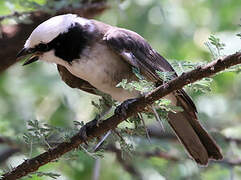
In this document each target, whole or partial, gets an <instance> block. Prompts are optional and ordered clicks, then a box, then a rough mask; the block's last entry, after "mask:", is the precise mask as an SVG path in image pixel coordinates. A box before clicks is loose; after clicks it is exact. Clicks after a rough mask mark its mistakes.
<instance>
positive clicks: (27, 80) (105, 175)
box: [0, 0, 241, 180]
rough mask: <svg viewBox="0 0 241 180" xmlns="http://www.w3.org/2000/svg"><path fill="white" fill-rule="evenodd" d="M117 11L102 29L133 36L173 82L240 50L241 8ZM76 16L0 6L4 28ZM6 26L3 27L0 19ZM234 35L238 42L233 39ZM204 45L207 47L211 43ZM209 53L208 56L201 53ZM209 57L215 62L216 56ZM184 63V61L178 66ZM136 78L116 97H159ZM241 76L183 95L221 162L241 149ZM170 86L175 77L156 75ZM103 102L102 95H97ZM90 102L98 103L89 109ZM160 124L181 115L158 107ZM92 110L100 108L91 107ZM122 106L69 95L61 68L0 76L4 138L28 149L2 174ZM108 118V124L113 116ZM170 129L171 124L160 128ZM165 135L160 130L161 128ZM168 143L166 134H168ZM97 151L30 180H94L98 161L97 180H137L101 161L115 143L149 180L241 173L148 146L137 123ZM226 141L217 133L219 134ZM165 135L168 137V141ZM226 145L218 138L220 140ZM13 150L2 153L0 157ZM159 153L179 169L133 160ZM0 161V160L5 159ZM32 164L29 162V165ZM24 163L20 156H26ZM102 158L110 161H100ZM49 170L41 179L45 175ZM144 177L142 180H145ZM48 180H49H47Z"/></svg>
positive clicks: (16, 3)
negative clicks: (164, 64) (36, 18)
mask: <svg viewBox="0 0 241 180" xmlns="http://www.w3.org/2000/svg"><path fill="white" fill-rule="evenodd" d="M109 3H110V4H111V5H112V8H110V9H109V10H107V11H106V12H105V13H104V14H103V15H101V16H100V17H97V19H99V20H101V21H104V22H106V23H109V24H112V25H118V26H121V27H124V28H128V29H131V30H134V31H136V32H138V33H139V34H141V35H142V36H143V37H144V38H146V39H147V41H148V42H149V43H150V44H151V45H152V47H154V49H156V50H157V51H158V52H160V54H161V55H163V56H164V57H166V58H167V59H174V60H170V61H169V62H171V64H172V66H173V67H174V69H175V71H176V72H177V74H181V73H183V72H185V71H188V70H190V69H193V68H195V67H197V66H200V65H203V64H205V63H207V61H208V60H210V56H211V59H214V58H218V57H221V56H223V55H227V54H231V53H233V52H235V51H239V50H240V42H241V39H240V38H241V34H240V27H239V26H238V24H239V23H240V15H241V14H240V9H239V7H240V2H239V1H237V0H230V1H229V2H226V1H211V0H205V1H197V2H195V3H194V2H191V1H177V0H175V1H170V0H164V1H159V0H135V1H130V0H125V1H110V2H109ZM69 5H70V6H72V7H79V6H81V5H82V1H77V0H72V1H67V0H61V1H54V0H50V1H47V0H25V1H23V0H5V1H0V15H2V16H3V15H4V16H5V15H10V14H12V15H13V16H9V18H3V20H2V21H1V24H2V25H6V24H14V23H19V22H20V21H21V22H22V21H24V22H25V23H31V22H30V21H29V20H28V19H26V18H25V17H27V16H28V15H27V14H24V13H23V14H21V15H17V16H16V14H14V12H15V11H16V12H20V13H21V12H30V11H35V10H44V11H48V12H49V11H51V12H54V11H56V10H58V9H60V8H62V7H66V6H69ZM0 19H1V18H0ZM211 34H215V36H214V35H211ZM236 35H237V36H236ZM205 42H207V43H205ZM204 43H205V44H206V46H207V47H205V45H204ZM210 53H211V54H210ZM180 59H183V61H181V60H180ZM133 72H134V73H135V74H136V76H137V77H138V81H134V82H128V81H127V80H123V81H122V82H120V83H119V87H123V88H125V89H128V90H132V91H133V90H137V91H140V92H142V93H144V94H145V93H147V92H149V91H151V90H152V89H154V88H155V86H154V84H153V83H151V82H148V81H147V80H145V79H143V78H142V77H141V75H140V73H139V72H138V70H137V69H133ZM239 72H240V66H237V67H235V68H231V69H229V70H227V71H226V72H225V73H222V74H219V75H217V76H215V77H212V78H205V79H203V80H202V81H199V82H196V83H194V84H192V85H190V86H188V87H187V91H188V92H189V94H191V95H192V97H193V99H194V101H195V102H196V105H197V108H198V111H199V119H200V120H201V121H202V123H203V124H204V126H205V127H207V129H208V130H209V131H211V132H214V134H215V136H214V137H215V138H217V139H218V144H220V145H221V147H222V149H223V153H224V155H225V157H228V158H235V159H240V158H241V153H240V150H239V149H240V147H239V146H240V144H237V143H236V142H235V141H233V142H228V141H226V140H224V139H223V138H220V137H223V135H225V137H230V136H231V137H235V138H238V139H240V138H241V137H240V129H239V128H238V126H237V125H238V124H240V108H241V101H240V100H241V99H240V97H241V96H240V90H241V86H240V84H241V83H240V82H241V76H240V74H239ZM157 74H159V76H160V77H161V79H162V80H163V81H164V82H166V81H168V80H170V79H171V78H172V76H173V74H172V73H166V72H157ZM101 95H103V94H101ZM91 102H92V103H91ZM156 104H158V105H159V106H160V107H161V108H160V109H158V110H157V112H158V114H159V116H160V117H161V119H167V112H168V111H181V109H179V108H178V107H173V106H171V104H170V101H168V100H166V99H162V100H159V101H157V102H156ZM93 105H94V106H93ZM110 105H114V106H116V102H114V101H112V100H111V99H110V98H109V97H107V96H105V95H104V99H99V97H96V96H91V95H87V94H86V93H83V92H79V91H78V90H73V89H70V88H69V87H67V86H66V85H64V84H63V83H62V82H61V80H60V79H59V77H58V75H57V72H56V69H55V67H53V66H51V65H49V64H43V63H38V64H33V65H31V66H30V67H26V68H23V67H21V66H19V64H16V65H15V66H13V67H11V68H10V69H9V70H8V71H6V72H5V73H4V74H1V75H0V131H1V136H6V137H10V139H11V140H12V141H16V142H18V143H19V144H21V143H22V144H23V143H24V142H25V143H26V144H27V148H24V146H25V144H23V145H22V147H21V148H22V152H21V153H19V154H16V155H15V156H13V157H12V158H11V159H9V160H8V161H6V162H5V163H4V164H2V165H1V169H8V168H9V167H15V166H16V165H17V164H19V163H20V160H19V159H21V160H22V159H23V158H27V157H29V156H35V155H37V154H39V153H41V152H43V149H48V148H51V147H53V146H55V145H56V143H59V142H62V141H64V140H67V139H68V138H69V137H70V136H71V135H72V134H74V133H75V132H77V130H78V129H79V128H80V127H81V126H82V125H83V124H84V123H86V122H87V121H88V120H91V119H93V118H95V117H96V118H99V116H97V115H98V114H101V113H102V112H105V110H107V109H108V107H109V106H110ZM111 113H113V112H112V111H109V112H108V113H107V114H104V115H105V116H104V117H107V116H109V115H110V114H111ZM142 116H143V119H144V120H145V123H146V126H151V125H154V126H156V123H155V120H154V119H155V117H154V116H153V115H152V114H147V113H145V114H142ZM163 124H164V125H166V122H165V121H163ZM157 127H158V128H159V126H157ZM165 129H166V133H170V131H169V127H168V126H167V127H166V128H165ZM116 131H117V132H119V135H117V134H116V133H115V132H112V133H111V135H110V136H109V137H108V138H107V139H106V141H105V142H104V143H103V145H102V146H101V148H102V149H101V148H100V149H101V151H99V152H93V148H94V147H95V145H96V144H97V142H99V140H94V141H92V142H89V146H88V147H86V146H82V147H81V148H79V149H78V150H76V151H75V152H71V153H70V154H68V155H66V156H64V157H63V158H61V159H60V160H59V161H58V162H56V163H51V164H54V165H52V166H44V167H43V169H41V170H40V171H39V172H36V173H35V175H33V177H32V178H31V177H26V178H25V179H37V180H39V179H46V177H45V176H49V177H52V178H59V177H58V175H61V177H63V178H66V179H91V177H92V173H93V172H92V170H93V167H94V165H95V161H96V159H97V158H101V170H100V179H107V180H108V179H127V180H128V179H132V177H131V176H130V175H129V173H127V172H126V171H125V170H124V169H123V168H122V167H121V165H120V164H119V163H117V162H116V160H115V155H114V154H113V153H108V152H107V151H105V150H104V149H105V147H106V146H107V145H108V143H114V144H115V145H116V147H118V148H120V149H121V150H122V153H123V154H122V155H123V157H124V159H126V160H127V159H128V160H130V161H131V162H132V163H133V165H134V166H135V167H136V168H137V169H138V170H139V171H140V172H143V174H144V175H145V177H146V178H145V179H207V180H208V179H212V180H213V179H221V178H222V179H231V177H233V176H234V177H235V178H236V179H240V177H241V176H240V174H241V173H240V167H239V166H237V167H229V166H227V165H224V164H218V163H216V162H212V163H210V164H209V166H208V167H206V168H200V167H198V166H197V165H196V164H195V163H194V162H192V161H191V160H188V158H187V156H186V155H185V152H184V151H183V149H182V146H181V145H179V144H177V143H175V142H173V141H169V140H166V139H158V138H156V139H153V138H152V139H151V143H150V142H149V141H148V140H147V138H146V137H145V136H146V131H145V127H144V126H143V122H142V121H141V120H140V118H139V117H133V118H131V119H129V120H128V121H126V122H124V123H122V124H121V125H120V126H119V127H118V128H117V130H116ZM220 132H221V133H220ZM162 133H163V132H162ZM221 135H222V136H221ZM6 146H7V145H3V144H0V150H1V152H2V151H3V150H5V148H6ZM156 147H159V148H161V150H163V151H164V152H168V153H173V154H174V155H176V156H178V157H181V160H180V161H178V162H172V161H169V160H163V159H161V158H158V157H155V158H146V157H144V156H143V155H136V154H135V153H136V152H140V151H141V152H152V151H153V150H154V149H155V148H156ZM1 152H0V153H1ZM26 154H27V155H26ZM20 155H21V156H20ZM102 157H104V158H102ZM44 168H45V169H44ZM144 175H143V176H144ZM41 176H44V177H41Z"/></svg>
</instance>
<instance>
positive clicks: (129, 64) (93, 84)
mask: <svg viewBox="0 0 241 180" xmlns="http://www.w3.org/2000/svg"><path fill="white" fill-rule="evenodd" d="M27 55H30V57H29V58H27V61H26V62H25V63H24V64H23V65H27V64H30V63H33V62H35V61H38V60H41V61H45V62H50V63H55V64H57V66H58V69H59V71H60V74H61V73H65V74H67V75H68V77H66V78H65V77H64V75H63V74H62V79H63V80H64V81H66V82H67V84H68V85H70V86H72V87H77V86H78V87H79V88H80V89H81V90H83V91H86V92H89V93H93V94H95V90H99V91H100V92H103V93H105V94H109V95H110V96H111V97H112V98H113V99H114V100H116V101H118V102H125V101H127V100H128V99H136V98H138V97H140V96H142V94H141V93H140V92H139V91H136V90H133V91H128V90H126V89H123V88H121V87H117V84H118V83H119V82H121V81H122V80H123V79H127V80H128V81H133V80H137V77H136V75H135V74H134V73H133V68H136V69H138V70H139V72H140V73H141V74H142V75H143V76H144V77H145V78H146V79H147V80H148V81H151V82H153V83H155V84H156V86H158V85H160V84H162V83H163V81H162V79H161V78H160V76H159V75H158V74H157V72H158V71H159V72H173V78H175V77H177V76H178V75H177V73H176V72H175V70H174V69H173V67H172V66H171V65H170V63H169V62H168V61H167V60H166V59H165V58H164V57H163V56H161V55H160V54H159V53H158V52H157V51H155V50H154V49H153V48H152V47H151V45H150V44H149V43H148V42H147V41H146V40H145V39H144V38H143V37H142V36H140V35H139V34H137V33H136V32H134V31H131V30H128V29H124V28H119V27H116V26H111V25H108V24H106V23H103V22H100V21H97V20H94V19H86V18H83V17H80V16H78V15H76V14H64V15H58V16H54V17H52V18H50V19H48V20H46V21H44V22H43V23H41V24H40V25H38V26H37V27H36V28H35V29H34V30H33V31H32V33H31V34H30V36H29V37H28V38H27V40H26V42H25V44H24V47H23V49H22V50H21V51H19V53H18V54H17V58H20V57H24V56H27ZM68 78H73V79H74V80H75V82H76V83H77V84H72V85H71V83H68ZM165 98H167V99H169V100H170V101H171V103H172V104H173V105H176V106H180V107H182V109H183V111H180V112H169V113H168V123H169V125H170V126H171V128H172V130H173V131H174V133H175V134H176V136H177V137H178V139H179V141H180V142H181V143H182V144H183V146H184V147H185V149H186V151H187V154H188V155H189V156H190V157H191V158H192V159H193V160H194V161H196V162H197V163H198V164H200V165H204V166H205V165H207V164H208V162H209V160H210V159H212V160H221V159H222V158H223V155H222V152H221V149H220V147H219V146H218V145H217V143H216V142H215V140H214V139H213V138H212V137H211V136H210V135H209V134H208V132H207V131H206V130H205V128H204V127H203V126H202V125H201V123H200V121H199V120H198V117H197V109H196V106H195V104H194V102H193V101H192V99H191V97H189V95H188V94H187V93H186V92H185V91H184V89H180V90H177V91H175V92H172V93H170V94H168V95H167V96H165Z"/></svg>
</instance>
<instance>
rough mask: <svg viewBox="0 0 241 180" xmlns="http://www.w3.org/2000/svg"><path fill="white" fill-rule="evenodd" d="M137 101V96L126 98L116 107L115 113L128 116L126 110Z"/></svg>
mask: <svg viewBox="0 0 241 180" xmlns="http://www.w3.org/2000/svg"><path fill="white" fill-rule="evenodd" d="M135 101H137V98H134V99H127V100H125V101H124V102H123V103H121V104H120V105H119V106H117V107H116V109H115V114H116V115H119V116H126V115H127V113H126V110H127V109H128V107H129V105H130V104H131V103H133V102H135Z"/></svg>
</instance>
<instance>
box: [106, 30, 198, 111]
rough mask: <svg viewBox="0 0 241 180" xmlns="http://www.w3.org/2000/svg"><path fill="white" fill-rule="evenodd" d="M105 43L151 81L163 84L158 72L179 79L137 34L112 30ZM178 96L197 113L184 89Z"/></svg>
mask: <svg viewBox="0 0 241 180" xmlns="http://www.w3.org/2000/svg"><path fill="white" fill-rule="evenodd" d="M104 41H105V42H106V43H107V45H108V46H109V47H110V48H111V49H113V50H114V51H115V52H116V53H118V54H119V55H120V56H122V58H123V59H124V60H125V61H127V62H128V63H129V64H130V65H132V66H134V67H136V68H138V69H139V70H140V72H141V73H142V74H144V75H146V76H147V77H148V78H149V79H150V80H151V81H154V82H157V83H158V84H160V83H162V79H161V78H160V77H159V76H158V74H157V73H156V72H157V71H160V72H165V71H168V72H174V74H173V78H174V77H177V74H176V72H175V70H174V69H173V67H172V66H171V65H170V64H169V62H168V61H167V60H166V59H165V58H163V57H162V56H161V55H160V54H159V53H158V52H156V51H155V50H154V49H152V47H151V46H150V45H149V44H148V42H147V41H146V40H145V39H144V38H142V37H141V36H140V35H138V34H137V33H135V32H132V31H129V30H125V29H121V28H112V29H110V30H109V31H107V33H106V34H105V36H104ZM177 95H178V96H180V97H181V98H182V99H183V100H184V101H185V102H187V104H188V105H189V107H190V108H191V109H192V110H193V111H194V112H197V110H196V106H195V104H194V103H193V101H192V99H191V98H190V97H189V96H188V95H187V94H186V92H185V91H184V90H183V89H181V90H178V91H177Z"/></svg>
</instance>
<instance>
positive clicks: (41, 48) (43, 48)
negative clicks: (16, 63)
mask: <svg viewBox="0 0 241 180" xmlns="http://www.w3.org/2000/svg"><path fill="white" fill-rule="evenodd" d="M37 49H38V51H42V52H45V51H48V49H49V47H48V45H47V44H43V43H40V44H39V45H38V46H37Z"/></svg>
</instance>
